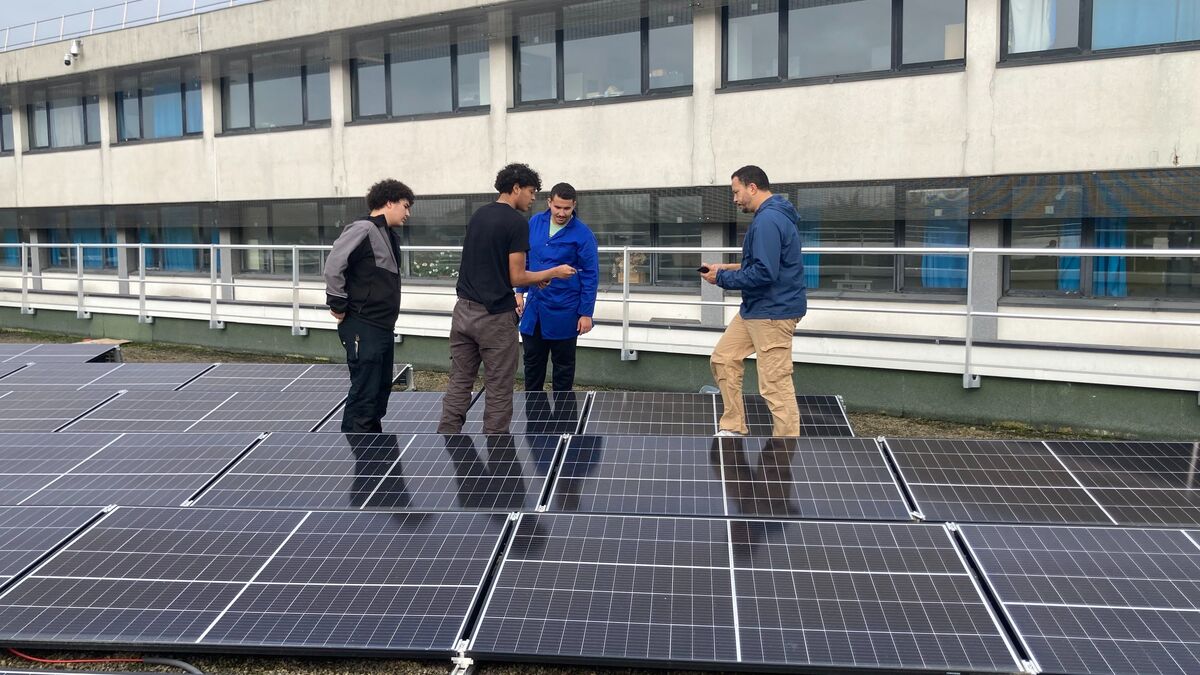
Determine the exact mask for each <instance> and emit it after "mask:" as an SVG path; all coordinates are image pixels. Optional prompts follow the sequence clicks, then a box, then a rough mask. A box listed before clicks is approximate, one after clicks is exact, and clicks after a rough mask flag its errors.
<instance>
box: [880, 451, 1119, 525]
mask: <svg viewBox="0 0 1200 675" xmlns="http://www.w3.org/2000/svg"><path fill="white" fill-rule="evenodd" d="M886 446H887V448H888V449H889V451H890V452H891V453H892V456H893V457H894V458H895V460H896V465H897V466H898V468H899V469H900V476H901V478H902V479H903V480H904V482H905V483H906V484H907V486H908V489H909V491H910V492H911V493H912V495H913V498H914V499H915V500H916V502H917V507H918V509H919V510H920V511H921V512H922V513H923V514H924V516H925V517H926V518H928V519H931V520H945V521H965V522H1016V523H1111V522H1113V521H1112V519H1111V518H1110V517H1109V515H1108V514H1107V513H1106V512H1105V510H1104V509H1103V508H1102V507H1101V506H1100V505H1099V504H1097V503H1096V501H1095V499H1093V497H1092V496H1091V494H1089V493H1088V491H1087V490H1086V489H1084V488H1083V487H1082V486H1081V485H1080V484H1079V482H1078V481H1077V480H1076V479H1075V477H1074V476H1072V475H1071V473H1070V472H1069V471H1068V470H1067V469H1066V468H1065V467H1064V466H1063V465H1062V463H1061V462H1059V461H1058V459H1056V458H1055V457H1054V455H1053V454H1052V453H1051V452H1050V451H1049V450H1048V449H1047V448H1046V446H1045V444H1044V443H1042V442H1041V441H979V440H958V439H946V440H930V439H912V438H888V439H887V440H886Z"/></svg>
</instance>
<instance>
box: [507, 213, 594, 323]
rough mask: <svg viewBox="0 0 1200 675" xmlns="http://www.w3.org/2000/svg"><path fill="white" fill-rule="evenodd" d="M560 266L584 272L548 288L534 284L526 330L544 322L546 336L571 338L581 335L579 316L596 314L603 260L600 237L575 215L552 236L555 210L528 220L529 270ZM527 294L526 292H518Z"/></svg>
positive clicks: (528, 300) (525, 317)
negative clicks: (552, 214)
mask: <svg viewBox="0 0 1200 675" xmlns="http://www.w3.org/2000/svg"><path fill="white" fill-rule="evenodd" d="M559 265H570V266H571V267H574V268H575V269H577V270H579V273H578V274H576V275H575V276H573V277H571V278H570V279H554V280H553V281H551V282H550V285H548V286H546V287H545V288H538V287H536V286H530V287H529V288H528V289H525V290H527V291H528V295H526V297H525V313H524V314H522V315H521V332H522V333H524V334H525V335H533V328H534V326H536V325H537V324H538V322H541V324H542V337H543V338H545V339H547V340H569V339H571V338H573V337H578V336H579V317H581V316H591V315H592V314H593V313H594V312H595V311H596V291H597V289H598V287H599V285H600V259H599V256H598V255H597V250H596V237H595V235H593V234H592V231H591V230H589V229H588V226H587V225H585V224H584V223H583V221H582V220H580V219H578V218H576V217H575V216H571V219H570V220H568V221H567V224H566V225H564V226H563V228H562V229H561V230H559V231H558V232H557V233H555V235H554V236H553V237H551V236H550V211H548V210H547V211H542V212H541V213H539V214H537V215H535V216H534V217H532V218H530V219H529V255H528V256H527V257H526V258H525V267H526V269H528V270H529V271H530V272H541V271H542V270H548V269H550V268H551V267H557V266H559ZM518 290H522V289H518Z"/></svg>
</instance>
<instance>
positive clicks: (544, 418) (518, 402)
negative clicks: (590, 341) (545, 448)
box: [462, 391, 587, 436]
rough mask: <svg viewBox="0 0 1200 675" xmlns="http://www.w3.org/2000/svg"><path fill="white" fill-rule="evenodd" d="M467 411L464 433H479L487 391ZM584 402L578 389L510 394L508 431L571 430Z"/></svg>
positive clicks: (542, 432)
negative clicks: (511, 414)
mask: <svg viewBox="0 0 1200 675" xmlns="http://www.w3.org/2000/svg"><path fill="white" fill-rule="evenodd" d="M479 399H480V400H478V401H476V402H475V404H474V405H472V406H471V407H470V408H469V409H468V411H467V421H466V423H465V424H463V429H462V430H463V433H464V434H478V433H483V412H484V410H485V408H486V405H487V394H482V395H480V397H479ZM586 402H587V392H582V391H555V392H546V391H519V392H515V393H514V394H513V417H512V423H511V424H510V425H509V428H508V430H509V432H510V433H513V434H553V435H556V436H557V435H560V434H573V433H575V432H576V431H577V430H578V427H579V418H580V416H581V415H582V414H583V407H584V404H585V403H586Z"/></svg>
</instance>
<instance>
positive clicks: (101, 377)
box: [4, 363, 212, 391]
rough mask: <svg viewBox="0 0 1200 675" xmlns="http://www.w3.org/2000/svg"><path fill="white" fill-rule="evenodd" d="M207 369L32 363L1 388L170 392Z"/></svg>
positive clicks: (200, 366) (180, 365)
mask: <svg viewBox="0 0 1200 675" xmlns="http://www.w3.org/2000/svg"><path fill="white" fill-rule="evenodd" d="M211 367H212V365H211V364H204V363H34V364H32V365H30V366H28V367H27V368H23V369H22V370H21V371H20V372H17V373H13V374H12V375H9V376H8V377H6V378H4V386H5V387H7V388H11V389H13V390H17V391H20V390H25V389H37V390H66V391H72V390H83V389H105V390H110V391H117V390H120V389H143V390H164V391H170V390H172V389H177V388H178V387H180V386H182V385H183V384H184V383H186V382H188V381H189V380H191V379H192V378H194V377H196V376H197V375H199V374H200V373H202V372H204V371H205V370H207V369H208V368H211Z"/></svg>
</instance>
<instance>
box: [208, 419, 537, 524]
mask: <svg viewBox="0 0 1200 675" xmlns="http://www.w3.org/2000/svg"><path fill="white" fill-rule="evenodd" d="M558 443H559V438H558V437H556V436H528V437H517V436H486V437H485V436H465V435H464V436H439V435H419V436H415V437H414V436H409V435H403V436H395V435H391V434H381V435H380V434H347V435H341V434H282V433H273V434H271V436H270V437H268V438H267V439H266V440H265V441H264V442H263V443H261V444H260V445H258V446H257V447H255V448H254V450H252V451H251V452H250V453H249V454H247V455H246V457H245V458H243V459H242V460H241V461H240V462H238V463H237V464H236V465H235V466H234V467H233V468H232V469H231V470H230V471H229V472H228V473H227V474H225V475H224V476H222V478H221V479H220V480H218V481H217V482H216V483H215V484H213V486H212V487H211V488H210V489H208V490H207V491H205V493H204V494H203V495H202V496H201V497H200V498H199V499H197V500H196V503H197V504H200V505H204V506H223V507H224V506H237V507H258V508H264V507H285V508H367V509H389V510H395V509H422V510H463V509H466V510H477V511H478V510H487V511H513V510H520V509H529V510H532V509H535V508H537V506H538V502H539V501H540V497H541V495H542V493H543V492H544V490H545V484H546V476H547V474H548V473H549V470H550V467H551V466H552V465H553V463H554V459H555V454H556V452H557V449H558Z"/></svg>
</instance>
